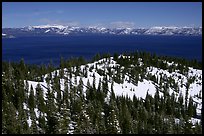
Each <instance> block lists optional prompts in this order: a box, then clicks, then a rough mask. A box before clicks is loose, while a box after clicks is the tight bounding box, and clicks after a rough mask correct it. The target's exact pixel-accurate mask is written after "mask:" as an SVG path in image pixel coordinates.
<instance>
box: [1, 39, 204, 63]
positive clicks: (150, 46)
mask: <svg viewBox="0 0 204 136" xmlns="http://www.w3.org/2000/svg"><path fill="white" fill-rule="evenodd" d="M136 50H139V51H147V52H151V53H156V54H158V55H166V56H176V57H181V58H186V59H197V60H198V61H202V36H141V35H140V36H135V35H134V36H133V35H131V36H127V35H126V36H110V35H109V36H107V35H103V36H101V35H100V36H66V37H64V36H62V37H20V38H13V39H2V60H7V61H19V60H20V59H21V58H24V61H25V63H30V64H42V63H44V64H47V63H49V62H50V60H52V61H53V63H54V64H59V60H60V57H61V56H62V57H64V58H65V59H67V58H70V57H79V56H83V57H84V58H86V59H88V60H89V59H91V58H92V57H93V56H94V55H95V54H96V53H110V54H113V53H115V52H117V53H122V52H133V51H136Z"/></svg>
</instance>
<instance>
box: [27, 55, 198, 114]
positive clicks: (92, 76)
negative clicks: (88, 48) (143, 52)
mask: <svg viewBox="0 0 204 136" xmlns="http://www.w3.org/2000/svg"><path fill="white" fill-rule="evenodd" d="M123 57H126V56H123ZM138 62H139V63H140V65H143V62H142V59H138ZM166 63H167V64H168V65H172V64H173V62H172V63H169V62H166ZM117 66H120V64H118V63H117V62H116V61H114V60H113V57H110V58H108V59H101V60H99V61H95V62H93V63H89V64H86V65H81V66H80V67H79V69H78V70H79V75H78V76H75V75H74V74H72V76H71V78H70V72H69V70H68V69H67V68H64V69H63V70H64V77H65V78H68V80H69V82H71V84H72V85H73V86H76V85H78V84H79V81H80V79H82V81H83V84H84V88H83V92H84V95H86V93H85V92H86V89H87V83H88V82H89V83H90V84H91V85H92V83H93V82H95V87H96V88H98V86H99V83H100V82H101V81H102V80H103V79H104V78H105V77H106V76H107V81H108V88H107V90H108V96H110V93H111V86H113V91H114V93H115V95H116V96H122V95H123V96H127V97H129V98H130V99H133V96H134V95H135V96H136V97H138V98H143V99H145V97H146V94H147V93H148V94H149V95H152V96H154V94H155V92H156V90H157V89H158V87H159V86H168V87H167V91H168V93H169V94H170V95H171V94H172V93H174V94H175V96H176V99H178V97H179V94H182V95H183V101H184V103H185V98H186V90H187V87H186V84H187V82H188V80H189V79H191V78H195V79H194V80H193V82H192V83H191V84H190V86H189V89H188V90H189V91H188V96H187V101H188V100H189V98H190V96H191V97H192V98H193V101H194V103H197V114H198V115H200V114H201V108H202V70H198V69H193V68H192V67H189V69H188V72H187V73H186V74H185V75H184V74H181V73H179V71H178V70H175V71H174V72H170V71H169V70H164V69H160V68H157V67H153V66H150V67H147V68H146V74H145V77H147V75H154V76H155V77H156V79H158V81H154V80H151V79H146V78H141V75H139V81H138V83H135V82H133V81H132V80H131V75H128V74H125V77H124V80H123V82H122V83H117V82H116V81H115V80H113V79H114V75H115V74H117V71H116V70H115V69H114V68H116V67H117ZM121 69H124V67H123V66H122V67H121ZM110 70H111V71H112V73H113V74H112V75H110V74H108V71H110ZM72 71H76V67H72ZM84 71H87V73H85V74H84ZM59 73H60V70H56V71H53V72H52V73H51V75H52V78H54V76H55V75H59ZM48 76H49V73H48V74H46V75H43V76H42V77H43V81H42V82H36V81H28V83H29V89H30V88H31V85H32V86H33V89H34V94H35V93H36V90H35V88H36V86H37V84H38V83H39V84H40V85H41V87H42V88H43V90H44V97H45V95H46V93H47V87H48V85H47V83H46V78H47V77H48ZM161 77H162V80H163V81H162V83H161V84H159V82H160V80H161ZM170 78H171V79H172V80H174V81H175V83H176V84H177V85H178V89H177V90H175V89H174V88H172V86H171V85H170V84H168V83H167V80H166V81H165V80H164V79H170ZM64 83H65V79H64V78H61V79H60V89H61V90H62V92H63V90H64V88H65V86H64V85H65V84H64ZM50 86H52V85H50ZM162 91H163V88H161V89H160V92H159V95H160V96H163V95H164V94H163V92H162ZM56 95H57V92H55V97H57V96H56ZM45 99H46V97H45ZM107 99H108V97H107Z"/></svg>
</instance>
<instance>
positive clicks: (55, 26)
mask: <svg viewBox="0 0 204 136" xmlns="http://www.w3.org/2000/svg"><path fill="white" fill-rule="evenodd" d="M52 27H54V28H58V29H64V28H66V27H65V26H63V25H56V24H54V25H49V24H48V25H39V26H33V28H52Z"/></svg>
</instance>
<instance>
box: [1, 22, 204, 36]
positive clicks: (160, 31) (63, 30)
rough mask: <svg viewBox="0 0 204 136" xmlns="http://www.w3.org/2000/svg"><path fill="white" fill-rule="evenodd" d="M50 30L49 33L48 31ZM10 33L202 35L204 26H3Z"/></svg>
mask: <svg viewBox="0 0 204 136" xmlns="http://www.w3.org/2000/svg"><path fill="white" fill-rule="evenodd" d="M48 31H49V33H47V32H48ZM2 32H3V33H8V34H10V35H15V36H18V35H23V36H26V35H34V36H36V35H42V36H43V35H48V34H52V35H53V34H55V35H70V34H113V35H202V27H173V26H170V27H166V26H163V27H159V26H157V27H151V28H112V29H110V28H105V27H77V26H63V25H39V26H28V27H24V28H3V29H2Z"/></svg>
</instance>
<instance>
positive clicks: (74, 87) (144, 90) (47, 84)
mask: <svg viewBox="0 0 204 136" xmlns="http://www.w3.org/2000/svg"><path fill="white" fill-rule="evenodd" d="M201 69H202V63H200V62H197V61H196V60H193V61H187V60H184V59H178V58H173V57H166V56H157V55H155V54H150V53H147V52H134V53H129V54H125V53H124V54H120V55H119V54H114V55H113V56H110V55H109V54H104V55H99V54H96V55H95V57H94V58H93V60H92V61H90V62H87V61H85V60H84V59H83V58H82V57H79V58H73V59H69V60H65V59H63V58H61V60H60V65H59V67H54V66H53V65H52V64H51V63H50V64H49V65H48V66H45V65H41V66H38V65H28V64H25V63H24V61H23V59H22V60H21V61H20V62H19V63H16V62H15V63H14V62H3V63H2V133H3V134H86V133H87V134H202V70H201Z"/></svg>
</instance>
